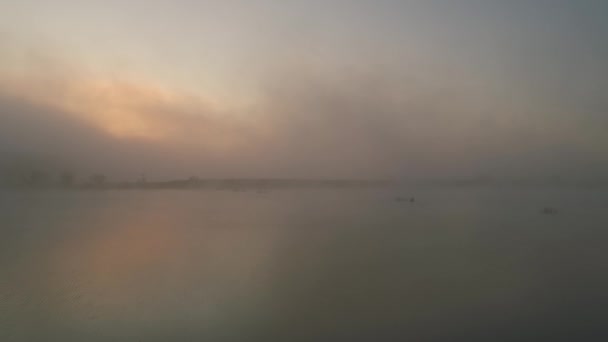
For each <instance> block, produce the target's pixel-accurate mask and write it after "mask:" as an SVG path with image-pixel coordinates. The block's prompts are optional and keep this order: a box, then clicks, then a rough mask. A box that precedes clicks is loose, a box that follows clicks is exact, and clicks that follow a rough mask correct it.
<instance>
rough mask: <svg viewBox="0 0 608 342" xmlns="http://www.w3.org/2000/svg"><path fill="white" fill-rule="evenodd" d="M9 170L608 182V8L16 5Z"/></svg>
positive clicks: (5, 88) (6, 27)
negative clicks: (607, 176) (606, 179)
mask: <svg viewBox="0 0 608 342" xmlns="http://www.w3.org/2000/svg"><path fill="white" fill-rule="evenodd" d="M2 8H3V9H2V11H1V13H0V49H1V51H2V53H1V54H0V160H1V162H0V164H1V165H2V167H3V168H5V169H6V168H14V167H25V168H41V169H48V170H49V171H50V172H55V171H59V170H66V169H69V170H72V171H73V172H76V173H78V174H84V175H87V174H90V173H94V172H101V173H105V174H108V175H110V176H111V177H114V178H120V179H133V178H135V177H138V176H139V175H141V174H146V175H148V177H149V178H156V179H167V178H177V177H189V176H191V175H197V176H207V177H345V178H366V177H387V178H397V179H399V178H407V179H418V178H471V177H473V178H475V177H480V176H482V177H498V178H513V179H521V178H526V179H527V178H532V179H537V178H541V179H542V178H546V177H562V178H566V179H570V178H572V179H599V178H602V177H603V175H605V174H606V172H607V171H608V153H606V152H607V148H608V135H606V134H605V130H606V128H607V125H608V115H606V110H607V109H608V100H607V99H606V96H605V94H604V93H605V89H607V85H608V84H607V82H608V81H607V80H608V77H607V76H608V75H607V70H608V65H607V64H608V62H607V61H608V51H607V48H606V44H605V41H606V38H607V37H608V24H606V21H605V20H604V19H605V14H606V13H607V11H608V8H607V5H606V4H605V3H604V2H603V1H593V0H583V1H566V0H560V1H551V2H548V1H542V0H531V1H476V0H450V1H447V0H446V1H441V0H433V1H428V0H425V1H422V0H413V1H389V0H384V1H374V2H370V1H337V0H336V1H307V2H299V1H281V2H280V3H278V2H275V1H265V0H258V1H186V0H178V1H128V2H125V1H75V0H60V1H52V2H49V1H31V0H24V1H9V2H5V3H4V4H3V5H2Z"/></svg>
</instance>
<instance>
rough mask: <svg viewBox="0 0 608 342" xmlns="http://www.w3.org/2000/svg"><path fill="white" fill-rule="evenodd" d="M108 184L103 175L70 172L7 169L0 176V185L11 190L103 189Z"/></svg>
mask: <svg viewBox="0 0 608 342" xmlns="http://www.w3.org/2000/svg"><path fill="white" fill-rule="evenodd" d="M108 184H109V181H108V178H107V177H106V176H105V175H103V174H93V175H90V176H80V177H79V176H78V175H76V174H75V173H73V172H70V171H62V172H55V173H54V172H48V171H42V170H37V169H34V170H23V169H16V170H15V169H8V170H4V172H2V173H1V174H0V185H1V186H3V187H11V188H75V187H105V186H107V185H108Z"/></svg>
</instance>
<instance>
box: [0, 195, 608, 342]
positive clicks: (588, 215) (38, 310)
mask: <svg viewBox="0 0 608 342" xmlns="http://www.w3.org/2000/svg"><path fill="white" fill-rule="evenodd" d="M413 196H414V197H415V199H416V200H415V202H413V203H412V202H409V198H410V197H413ZM397 197H403V198H407V199H408V200H407V201H397V200H396V198H397ZM543 208H555V212H550V213H543ZM0 234H1V235H0V341H356V340H362V341H607V340H608V313H607V312H606V311H608V248H606V246H607V242H608V190H606V189H603V190H597V189H583V188H567V187H564V188H543V187H536V188H525V187H519V188H492V187H431V186H428V187H412V188H402V189H383V190H369V189H366V190H364V189H343V190H336V189H316V190H314V189H307V190H305V189H299V190H279V191H266V192H257V191H215V190H203V191H188V190H179V191H178V190H158V191H156V190H149V191H146V190H132V191H118V190H116V191H3V192H0Z"/></svg>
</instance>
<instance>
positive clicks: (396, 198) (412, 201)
mask: <svg viewBox="0 0 608 342" xmlns="http://www.w3.org/2000/svg"><path fill="white" fill-rule="evenodd" d="M395 202H410V203H414V202H416V198H414V197H411V198H405V197H395Z"/></svg>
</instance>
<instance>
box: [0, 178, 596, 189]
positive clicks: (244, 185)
mask: <svg viewBox="0 0 608 342" xmlns="http://www.w3.org/2000/svg"><path fill="white" fill-rule="evenodd" d="M400 186H440V187H498V188H504V187H547V188H562V187H583V188H589V187H593V188H608V181H603V180H601V181H599V180H592V181H584V180H583V181H538V180H500V181H498V180H492V181H490V180H425V181H403V180H402V181H397V180H388V179H289V178H225V179H223V178H218V179H198V178H191V179H183V180H168V181H141V180H140V181H135V182H126V181H116V182H110V181H104V182H99V183H92V182H83V183H74V184H61V183H48V184H19V185H4V186H3V185H0V189H15V190H165V189H166V190H172V189H175V190H190V189H192V190H271V189H314V188H317V189H323V188H336V189H347V188H386V187H400Z"/></svg>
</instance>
